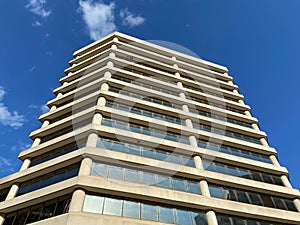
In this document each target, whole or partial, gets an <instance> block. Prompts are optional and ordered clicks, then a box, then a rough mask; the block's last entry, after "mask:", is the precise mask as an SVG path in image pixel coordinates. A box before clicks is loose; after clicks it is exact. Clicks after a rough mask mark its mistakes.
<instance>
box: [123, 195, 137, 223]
mask: <svg viewBox="0 0 300 225" xmlns="http://www.w3.org/2000/svg"><path fill="white" fill-rule="evenodd" d="M123 216H124V217H131V218H137V219H139V218H140V217H141V215H140V203H139V202H131V201H125V200H124V206H123Z"/></svg>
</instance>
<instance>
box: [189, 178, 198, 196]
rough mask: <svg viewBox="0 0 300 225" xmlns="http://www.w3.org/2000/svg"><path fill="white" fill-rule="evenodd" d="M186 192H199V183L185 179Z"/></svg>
mask: <svg viewBox="0 0 300 225" xmlns="http://www.w3.org/2000/svg"><path fill="white" fill-rule="evenodd" d="M187 188H188V192H191V193H195V194H201V191H200V185H199V184H198V183H196V182H190V181H187Z"/></svg>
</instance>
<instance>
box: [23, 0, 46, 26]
mask: <svg viewBox="0 0 300 225" xmlns="http://www.w3.org/2000/svg"><path fill="white" fill-rule="evenodd" d="M45 4H46V0H29V2H28V4H27V5H26V8H27V9H28V10H29V11H30V12H32V13H33V14H35V15H37V16H40V17H42V18H47V17H48V16H50V14H51V10H46V9H45V8H44V5H45ZM38 23H39V22H38ZM35 25H37V24H35ZM39 25H41V24H40V23H39Z"/></svg>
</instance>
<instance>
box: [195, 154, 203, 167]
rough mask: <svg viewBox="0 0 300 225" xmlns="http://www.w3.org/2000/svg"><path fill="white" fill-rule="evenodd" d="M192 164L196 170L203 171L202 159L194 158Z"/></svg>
mask: <svg viewBox="0 0 300 225" xmlns="http://www.w3.org/2000/svg"><path fill="white" fill-rule="evenodd" d="M194 162H195V166H196V168H197V169H201V170H203V164H202V159H201V157H200V156H199V155H196V156H194Z"/></svg>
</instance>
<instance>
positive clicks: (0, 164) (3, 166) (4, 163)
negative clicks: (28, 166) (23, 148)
mask: <svg viewBox="0 0 300 225" xmlns="http://www.w3.org/2000/svg"><path fill="white" fill-rule="evenodd" d="M14 171H15V169H14V164H13V163H12V162H11V161H10V160H9V159H7V158H5V157H3V156H0V172H1V173H6V172H10V173H12V172H14Z"/></svg>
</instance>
